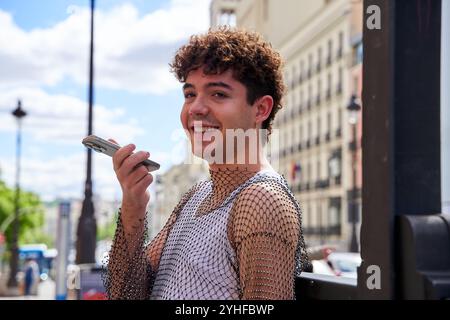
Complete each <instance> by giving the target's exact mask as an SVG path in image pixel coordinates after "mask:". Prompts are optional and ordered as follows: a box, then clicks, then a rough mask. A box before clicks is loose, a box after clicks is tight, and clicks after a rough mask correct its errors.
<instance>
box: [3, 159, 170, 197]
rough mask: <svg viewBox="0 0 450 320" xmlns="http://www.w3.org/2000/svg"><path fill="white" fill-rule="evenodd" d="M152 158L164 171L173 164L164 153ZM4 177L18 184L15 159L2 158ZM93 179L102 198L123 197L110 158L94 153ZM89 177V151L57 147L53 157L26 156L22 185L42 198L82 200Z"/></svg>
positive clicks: (9, 183)
mask: <svg viewBox="0 0 450 320" xmlns="http://www.w3.org/2000/svg"><path fill="white" fill-rule="evenodd" d="M151 158H152V159H153V160H155V161H157V162H159V163H161V165H162V167H161V170H159V171H158V172H155V173H154V176H155V175H156V174H160V173H161V172H164V171H165V170H166V169H167V168H168V167H169V166H170V165H171V164H172V163H171V162H170V155H169V154H167V153H163V152H157V153H155V154H152V156H151ZM0 168H1V173H2V175H1V179H2V180H3V179H4V180H5V181H6V183H7V184H8V185H9V186H11V187H12V186H13V185H14V183H15V180H14V179H15V159H14V158H12V157H9V158H2V159H0ZM92 172H93V176H92V180H93V183H94V185H93V186H94V195H96V196H98V197H99V198H100V199H102V200H109V201H113V200H117V199H121V194H122V193H121V189H120V184H119V182H118V180H117V178H116V175H115V173H114V170H113V167H112V160H111V158H110V157H108V156H105V155H102V154H97V153H93V166H92ZM85 179H86V153H85V152H81V153H74V154H70V155H58V153H57V150H56V152H55V156H54V157H53V158H52V159H50V160H49V159H45V160H44V159H42V158H38V157H34V158H33V159H30V158H27V157H24V158H23V159H22V170H21V187H22V188H23V189H24V190H27V191H32V192H35V193H38V194H39V195H40V196H41V198H42V200H45V201H52V200H54V199H56V198H61V199H64V198H65V199H67V198H74V199H82V198H83V194H84V183H85Z"/></svg>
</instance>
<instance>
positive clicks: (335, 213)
mask: <svg viewBox="0 0 450 320" xmlns="http://www.w3.org/2000/svg"><path fill="white" fill-rule="evenodd" d="M328 226H329V229H330V230H329V233H330V234H334V235H339V234H340V233H341V198H340V197H332V198H330V200H329V208H328Z"/></svg>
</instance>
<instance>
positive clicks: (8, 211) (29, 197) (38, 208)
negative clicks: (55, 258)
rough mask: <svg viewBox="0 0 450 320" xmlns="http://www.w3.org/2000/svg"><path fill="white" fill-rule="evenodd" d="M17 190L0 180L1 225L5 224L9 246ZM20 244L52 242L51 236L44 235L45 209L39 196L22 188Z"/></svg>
mask: <svg viewBox="0 0 450 320" xmlns="http://www.w3.org/2000/svg"><path fill="white" fill-rule="evenodd" d="M15 196H16V194H15V191H14V190H13V189H11V188H9V187H8V186H7V185H6V184H5V183H4V182H3V181H0V226H5V227H6V230H5V236H6V239H7V246H8V248H9V247H10V245H11V241H12V232H13V226H14V215H15V205H14V201H15ZM19 199H20V200H19V208H20V209H19V245H20V244H24V243H36V242H44V243H48V244H51V243H50V242H51V241H49V240H50V237H48V236H47V235H44V234H43V233H42V231H41V227H42V225H43V224H44V209H43V207H42V203H41V200H40V199H39V196H38V195H36V194H34V193H32V192H27V191H24V190H21V192H20V197H19Z"/></svg>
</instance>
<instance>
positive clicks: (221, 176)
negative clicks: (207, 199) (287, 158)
mask: <svg viewBox="0 0 450 320" xmlns="http://www.w3.org/2000/svg"><path fill="white" fill-rule="evenodd" d="M270 168H272V167H271V166H270V164H269V162H268V161H267V159H266V158H265V157H262V158H261V161H260V162H258V163H256V164H249V163H244V164H210V165H209V172H210V175H211V180H212V183H213V194H214V195H217V194H228V193H229V192H231V191H233V190H234V189H236V188H237V187H238V186H239V185H241V184H242V183H244V182H245V181H247V180H248V179H250V178H251V177H253V176H254V175H255V174H257V173H258V172H259V171H261V170H265V169H270Z"/></svg>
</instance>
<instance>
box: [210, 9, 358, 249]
mask: <svg viewBox="0 0 450 320" xmlns="http://www.w3.org/2000/svg"><path fill="white" fill-rule="evenodd" d="M232 3H233V13H232V14H233V15H235V18H233V19H232V20H234V19H235V20H236V26H237V27H239V28H244V29H247V30H254V31H257V32H259V33H260V34H261V35H262V36H263V37H264V38H265V39H266V40H268V41H269V42H270V43H271V44H272V45H273V47H274V48H276V49H277V50H278V51H279V52H280V53H281V55H282V56H283V59H284V60H285V66H284V78H285V83H286V86H287V94H286V96H285V100H284V105H283V109H282V110H281V111H280V112H279V113H278V114H277V117H276V118H275V122H274V129H278V133H279V137H280V139H279V141H280V143H279V144H280V148H279V154H278V156H277V157H275V158H277V159H278V161H279V163H276V164H274V165H275V166H276V167H277V168H278V169H279V172H280V173H282V174H283V175H284V176H285V177H286V179H287V180H288V182H289V184H290V186H291V188H292V190H293V191H294V193H295V195H296V197H297V199H298V200H299V201H300V203H301V205H302V208H303V212H304V217H303V219H304V222H303V226H304V232H305V238H306V240H307V242H308V244H309V245H320V244H333V245H335V246H337V247H338V249H340V250H348V249H349V242H350V238H351V230H352V228H351V223H352V222H353V221H352V219H350V218H352V217H351V216H350V215H349V214H348V212H349V208H350V207H349V205H348V203H349V200H351V199H350V198H349V197H350V196H351V195H352V194H353V193H352V192H351V191H352V190H353V188H354V186H353V176H352V174H353V171H352V167H353V166H352V161H353V159H354V158H353V157H352V149H351V146H352V145H351V144H350V143H351V142H352V139H353V138H352V128H351V125H350V124H349V121H348V111H347V106H348V105H349V102H350V98H351V96H352V94H355V95H356V96H357V97H360V94H361V78H362V77H361V72H362V64H361V63H362V1H352V0H328V1H326V0H325V1H309V0H285V1H282V2H280V1H275V0H247V1H232ZM229 5H230V2H229V1H226V0H221V1H215V0H213V1H212V4H211V17H217V16H219V17H220V13H221V12H229V11H227V10H229V9H228V8H229ZM221 6H223V8H224V10H222V7H221ZM223 20H225V21H226V19H212V20H211V22H212V25H213V26H217V25H219V24H221V23H220V22H221V21H223ZM359 120H361V116H359ZM357 129H358V130H357V137H358V139H357V142H359V141H361V121H359V122H358V124H357ZM355 145H356V146H357V149H356V150H357V153H356V155H357V156H356V157H355V158H356V161H357V163H356V164H355V165H356V168H358V169H357V170H356V172H357V179H356V181H357V183H356V184H357V185H356V187H357V192H356V195H357V196H358V197H359V198H358V199H357V201H356V202H357V203H360V196H361V169H360V168H361V152H360V150H361V148H360V146H361V145H360V143H356V144H355ZM358 207H359V210H360V207H361V206H360V205H359V206H358ZM359 220H360V219H358V217H355V220H354V222H355V223H357V228H356V229H357V232H356V234H359V232H358V230H359V224H360V221H359Z"/></svg>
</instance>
